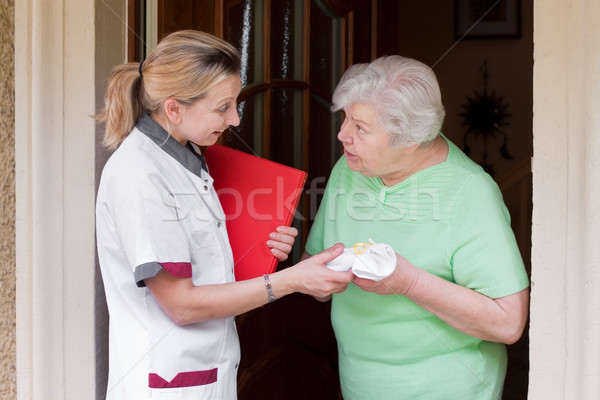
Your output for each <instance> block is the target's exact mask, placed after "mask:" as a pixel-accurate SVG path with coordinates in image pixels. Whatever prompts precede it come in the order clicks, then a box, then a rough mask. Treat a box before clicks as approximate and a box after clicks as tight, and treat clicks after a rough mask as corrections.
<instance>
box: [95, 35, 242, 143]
mask: <svg viewBox="0 0 600 400" xmlns="http://www.w3.org/2000/svg"><path fill="white" fill-rule="evenodd" d="M240 65H241V62H240V56H239V54H238V52H237V50H236V49H235V48H234V47H233V46H232V45H230V44H229V43H227V42H225V41H224V40H222V39H219V38H217V37H215V36H213V35H210V34H208V33H205V32H200V31H194V30H183V31H178V32H174V33H171V34H170V35H168V36H166V37H165V38H164V39H163V40H161V41H160V43H159V44H158V45H157V46H156V47H155V48H154V49H153V50H152V52H151V53H150V54H149V55H148V57H147V58H146V60H144V61H143V62H142V63H127V64H123V65H119V66H117V67H115V68H114V69H113V71H112V73H111V75H110V77H109V79H108V83H107V86H106V92H105V95H104V108H103V110H102V111H101V112H100V113H99V114H98V115H97V116H96V119H97V120H98V121H100V122H105V124H106V128H105V133H104V141H103V144H104V145H105V146H106V147H108V148H109V149H114V148H116V147H117V146H118V145H119V144H120V143H121V142H122V141H123V140H124V139H125V138H126V137H127V135H129V133H130V132H131V130H132V129H133V128H134V127H135V124H136V122H137V120H138V119H139V118H140V117H141V116H142V114H143V113H144V112H147V113H149V114H152V113H155V112H159V111H160V108H161V106H162V104H164V102H165V100H167V99H169V98H172V99H175V100H177V101H179V102H180V103H182V104H186V105H189V104H193V103H194V102H196V101H198V100H200V99H201V98H203V97H204V96H205V95H206V92H207V91H208V90H209V89H210V88H212V87H213V86H214V85H216V84H218V83H219V82H221V81H223V80H224V79H226V78H227V77H229V76H231V75H233V74H239V73H240Z"/></svg>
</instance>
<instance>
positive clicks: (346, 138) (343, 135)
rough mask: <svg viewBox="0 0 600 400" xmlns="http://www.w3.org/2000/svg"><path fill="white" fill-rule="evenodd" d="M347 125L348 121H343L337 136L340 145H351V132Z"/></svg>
mask: <svg viewBox="0 0 600 400" xmlns="http://www.w3.org/2000/svg"><path fill="white" fill-rule="evenodd" d="M349 125H350V124H348V120H347V119H344V122H342V126H341V128H340V131H339V132H338V134H337V138H338V140H339V141H340V142H342V143H351V141H352V132H351V130H350V129H349Z"/></svg>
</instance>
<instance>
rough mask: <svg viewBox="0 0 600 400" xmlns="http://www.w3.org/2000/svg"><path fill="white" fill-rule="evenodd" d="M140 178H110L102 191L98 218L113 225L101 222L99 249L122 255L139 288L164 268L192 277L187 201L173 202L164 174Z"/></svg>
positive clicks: (134, 175) (135, 175)
mask: <svg viewBox="0 0 600 400" xmlns="http://www.w3.org/2000/svg"><path fill="white" fill-rule="evenodd" d="M136 172H138V173H129V174H128V173H123V174H121V175H120V176H118V178H117V179H114V178H112V179H111V178H110V177H107V179H106V180H107V181H108V182H104V183H105V186H104V187H103V188H102V191H99V204H98V207H99V208H101V213H100V218H105V219H110V222H107V221H98V240H99V245H102V246H105V247H113V248H120V249H122V251H123V252H124V255H125V257H126V259H127V262H128V264H129V266H130V268H131V269H132V272H133V273H134V276H135V281H136V283H137V284H138V286H143V280H144V279H146V278H149V277H152V276H154V275H156V274H157V273H158V272H159V271H160V269H161V268H164V269H167V270H168V271H169V273H171V274H172V275H175V276H183V277H191V276H192V268H191V259H190V250H189V239H188V237H187V235H186V234H185V229H183V226H182V224H183V223H185V217H186V215H185V210H186V209H189V207H187V206H186V205H185V203H184V201H183V199H185V196H174V194H173V191H172V190H170V189H169V186H168V184H167V183H166V182H165V181H164V178H163V177H162V176H161V175H160V174H156V173H144V172H141V173H140V172H139V170H137V171H136ZM188 197H189V196H188ZM110 228H112V229H110ZM107 230H108V232H107Z"/></svg>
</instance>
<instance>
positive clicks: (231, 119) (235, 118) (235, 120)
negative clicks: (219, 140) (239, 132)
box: [225, 107, 240, 126]
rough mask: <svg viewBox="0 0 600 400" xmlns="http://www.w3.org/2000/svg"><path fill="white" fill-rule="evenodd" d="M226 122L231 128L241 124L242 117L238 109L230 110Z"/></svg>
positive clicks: (232, 108)
mask: <svg viewBox="0 0 600 400" xmlns="http://www.w3.org/2000/svg"><path fill="white" fill-rule="evenodd" d="M225 122H226V123H227V124H228V125H230V126H238V125H239V124H240V115H239V114H238V110H237V107H231V108H230V109H229V110H228V113H227V117H226V118H225Z"/></svg>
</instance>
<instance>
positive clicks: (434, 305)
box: [354, 255, 529, 344]
mask: <svg viewBox="0 0 600 400" xmlns="http://www.w3.org/2000/svg"><path fill="white" fill-rule="evenodd" d="M397 260H398V261H397V265H396V270H395V272H394V273H393V274H392V275H391V276H389V277H388V278H386V279H384V280H382V281H379V282H374V281H371V280H368V279H361V278H354V283H355V284H356V285H358V286H359V287H360V288H361V289H363V290H365V291H368V292H374V293H379V294H385V295H393V294H400V295H404V296H406V297H408V298H410V299H411V300H413V301H414V302H415V303H417V304H418V305H420V306H421V307H423V308H424V309H426V310H428V311H430V312H431V313H433V314H435V315H436V316H437V317H438V318H440V319H441V320H443V321H444V322H446V323H447V324H448V325H450V326H452V327H454V328H456V329H458V330H460V331H462V332H464V333H466V334H468V335H471V336H475V337H478V338H481V339H484V340H489V341H493V342H502V343H506V344H512V343H514V342H516V341H517V340H519V338H520V337H521V334H522V333H523V329H524V327H525V324H526V322H527V316H528V310H529V289H524V290H522V291H520V292H517V293H514V294H511V295H509V296H505V297H500V298H497V299H491V298H489V297H487V296H485V295H483V294H481V293H478V292H476V291H474V290H471V289H469V288H466V287H464V286H461V285H457V284H455V283H452V282H449V281H447V280H445V279H442V278H440V277H437V276H435V275H433V274H430V273H429V272H427V271H425V270H422V269H420V268H418V267H416V266H414V265H412V264H411V263H410V262H409V261H407V260H406V259H405V258H404V257H402V256H399V255H397Z"/></svg>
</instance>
